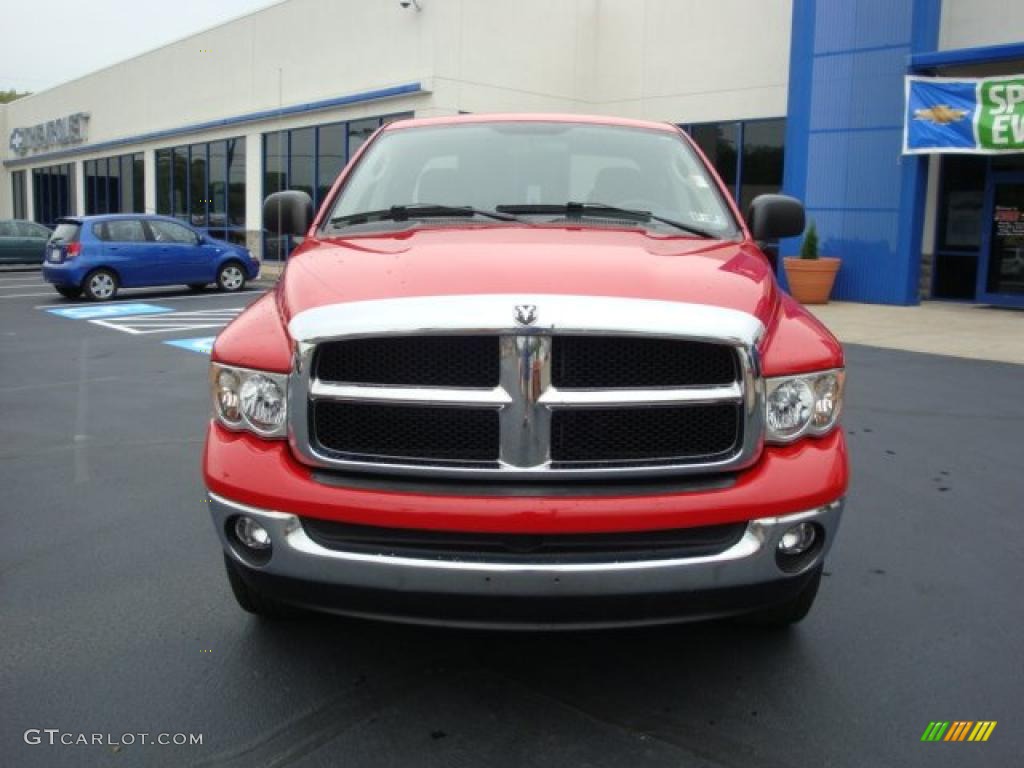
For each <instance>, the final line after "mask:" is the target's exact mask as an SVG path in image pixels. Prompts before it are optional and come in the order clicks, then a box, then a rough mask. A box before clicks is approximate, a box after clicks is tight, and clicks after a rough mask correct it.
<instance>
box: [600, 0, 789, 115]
mask: <svg viewBox="0 0 1024 768" xmlns="http://www.w3.org/2000/svg"><path fill="white" fill-rule="evenodd" d="M792 16H793V8H792V2H791V0H715V2H707V0H599V2H598V21H597V25H596V26H597V28H598V30H599V32H598V33H597V34H598V45H597V53H598V56H597V61H596V62H595V69H596V78H595V81H594V83H593V86H592V88H593V96H592V98H593V99H594V100H595V101H598V102H599V103H600V104H601V109H600V111H602V112H608V113H612V114H618V115H624V116H628V117H640V118H645V119H654V120H670V121H672V122H695V123H696V122H707V121H717V120H730V119H740V118H758V117H780V116H783V115H785V114H786V97H787V90H788V82H789V45H790V32H791V29H792Z"/></svg>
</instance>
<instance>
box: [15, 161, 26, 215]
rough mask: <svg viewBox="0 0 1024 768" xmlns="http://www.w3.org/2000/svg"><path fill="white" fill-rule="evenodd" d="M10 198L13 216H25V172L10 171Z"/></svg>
mask: <svg viewBox="0 0 1024 768" xmlns="http://www.w3.org/2000/svg"><path fill="white" fill-rule="evenodd" d="M11 199H12V201H13V203H14V218H16V219H24V218H27V215H28V211H26V210H25V172H24V171H14V172H13V173H11Z"/></svg>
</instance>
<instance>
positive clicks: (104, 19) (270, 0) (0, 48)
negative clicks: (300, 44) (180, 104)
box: [0, 0, 295, 92]
mask: <svg viewBox="0 0 1024 768" xmlns="http://www.w3.org/2000/svg"><path fill="white" fill-rule="evenodd" d="M275 2H277V0H171V1H170V2H154V0H42V2H39V1H38V0H36V1H35V2H33V1H32V0H9V1H8V0H3V10H0V30H2V31H0V90H7V89H8V88H15V89H17V90H19V91H33V92H34V91H41V90H43V89H44V88H50V87H52V86H54V85H59V84H60V83H63V82H66V81H67V80H73V79H74V78H76V77H79V76H81V75H85V74H88V73H89V72H94V71H95V70H97V69H102V68H103V67H106V66H108V65H110V64H115V63H117V62H119V61H122V60H123V59H127V58H129V57H131V56H135V55H136V54H139V53H143V52H145V51H149V50H152V49H153V48H157V47H159V46H161V45H163V44H164V43H170V42H172V41H174V40H179V39H180V38H182V37H186V36H187V35H190V34H192V33H193V32H199V31H201V30H203V29H206V28H207V27H212V26H213V25H215V24H219V23H220V22H222V21H227V20H228V19H233V18H235V17H237V16H241V15H243V14H246V13H248V12H250V11H254V10H256V9H258V8H264V7H266V6H268V5H273V4H274V3H275ZM281 44H282V45H293V44H295V41H294V40H292V41H282V43H281Z"/></svg>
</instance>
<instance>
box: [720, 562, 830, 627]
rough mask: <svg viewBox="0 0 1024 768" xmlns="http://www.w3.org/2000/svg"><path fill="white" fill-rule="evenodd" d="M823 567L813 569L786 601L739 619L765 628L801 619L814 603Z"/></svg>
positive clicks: (783, 625)
mask: <svg viewBox="0 0 1024 768" xmlns="http://www.w3.org/2000/svg"><path fill="white" fill-rule="evenodd" d="M823 569H824V564H822V565H819V566H818V567H817V569H816V570H815V571H814V575H813V576H811V578H810V579H809V580H808V581H807V583H806V584H805V585H804V588H803V589H801V590H800V592H799V593H797V594H796V595H795V596H793V597H791V598H790V599H789V600H787V601H786V602H784V603H779V604H778V605H773V606H771V607H770V608H762V609H761V610H760V611H755V612H754V613H749V614H747V615H745V616H741V617H740V621H741V622H742V623H744V624H751V625H755V626H759V627H767V628H773V627H774V628H782V627H788V626H791V625H793V624H797V623H798V622H800V621H802V620H803V619H804V617H806V616H807V614H808V613H809V612H810V610H811V606H812V605H814V598H815V597H816V596H817V594H818V587H819V586H820V585H821V572H822V570H823Z"/></svg>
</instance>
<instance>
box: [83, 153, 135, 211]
mask: <svg viewBox="0 0 1024 768" xmlns="http://www.w3.org/2000/svg"><path fill="white" fill-rule="evenodd" d="M143 167H144V166H143V162H142V153H141V152H136V153H134V154H130V155H118V156H116V157H101V158H99V159H98V160H86V161H85V163H83V164H82V171H83V174H84V175H85V212H86V214H96V213H142V212H143V211H144V210H145V181H144V173H145V171H144V170H143Z"/></svg>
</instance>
